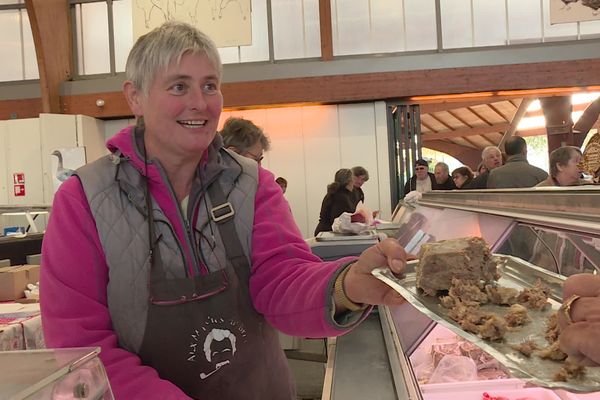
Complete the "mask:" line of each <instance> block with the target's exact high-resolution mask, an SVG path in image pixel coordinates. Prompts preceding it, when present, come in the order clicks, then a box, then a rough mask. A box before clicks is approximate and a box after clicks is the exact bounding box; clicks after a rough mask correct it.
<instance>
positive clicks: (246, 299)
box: [40, 22, 406, 400]
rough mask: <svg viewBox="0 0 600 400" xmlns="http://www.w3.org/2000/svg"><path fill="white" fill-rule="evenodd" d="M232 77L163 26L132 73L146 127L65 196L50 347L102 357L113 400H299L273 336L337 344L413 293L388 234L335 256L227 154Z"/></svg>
mask: <svg viewBox="0 0 600 400" xmlns="http://www.w3.org/2000/svg"><path fill="white" fill-rule="evenodd" d="M221 81H222V67H221V61H220V58H219V53H218V51H217V48H216V47H215V45H214V43H213V42H212V41H211V40H210V39H209V38H208V37H207V36H206V35H204V34H203V33H201V32H200V31H198V30H197V29H196V28H194V27H192V26H190V25H188V24H185V23H181V22H167V23H165V24H163V25H162V26H161V27H159V28H156V29H154V30H153V31H151V32H149V33H148V34H146V35H144V36H142V37H140V38H139V39H138V40H137V41H136V43H135V44H134V46H133V48H132V49H131V52H130V54H129V57H128V60H127V64H126V81H125V82H124V84H123V92H124V95H125V98H126V100H127V102H128V104H129V106H130V107H131V110H132V112H133V114H134V115H135V116H136V120H137V125H136V126H132V127H128V128H125V129H123V130H122V131H121V132H119V133H117V134H116V135H115V136H114V137H112V138H111V139H110V140H109V141H108V143H107V147H108V149H109V151H110V153H111V154H110V155H108V156H105V157H102V158H100V159H98V160H96V161H95V162H92V163H90V164H88V165H85V166H84V167H82V168H79V169H78V170H77V171H76V174H75V175H73V176H71V177H70V178H69V179H67V180H66V181H65V182H64V183H63V184H62V185H61V187H60V190H59V191H58V192H57V193H56V195H55V197H54V203H53V209H52V215H51V217H50V221H49V224H48V227H47V231H46V234H45V237H44V242H43V250H42V265H43V267H42V272H41V279H40V286H41V288H42V290H41V310H42V321H43V330H44V338H45V343H46V345H47V346H48V347H49V348H56V347H94V346H99V347H100V348H101V350H102V351H101V353H100V358H101V360H102V361H103V363H104V365H105V367H106V370H107V373H108V377H109V381H110V385H111V388H112V390H113V391H114V394H115V396H116V398H117V399H161V400H163V399H169V400H173V399H177V400H178V399H286V400H289V399H295V393H294V392H295V389H294V384H293V382H292V378H291V376H290V373H289V369H288V365H287V361H286V358H285V355H284V353H283V351H282V349H281V346H280V344H279V339H278V333H277V331H276V329H279V330H281V331H282V332H284V333H286V334H289V335H293V336H302V337H330V336H338V335H341V334H344V333H346V332H348V331H349V330H351V329H352V328H354V327H355V326H356V325H357V324H358V323H359V322H360V321H361V320H362V319H364V318H365V317H366V316H367V314H368V313H369V312H370V309H371V307H369V305H370V304H387V305H398V304H402V302H403V299H402V297H401V296H400V295H398V294H397V293H396V292H395V291H393V290H392V289H391V288H390V287H388V286H387V285H386V284H384V283H383V282H381V281H379V280H377V279H376V278H374V277H373V276H372V275H371V270H372V269H373V268H375V267H378V266H384V265H388V266H390V268H391V269H392V271H393V272H394V273H396V274H401V273H402V272H403V270H404V267H405V265H406V253H405V252H404V249H403V248H402V247H401V246H400V244H399V243H398V242H397V241H396V240H392V239H387V240H385V241H383V242H380V243H378V244H377V245H375V246H373V247H371V248H369V249H367V250H366V251H365V252H363V253H362V254H361V255H360V256H359V257H358V258H355V257H353V258H344V259H340V260H337V261H331V262H323V261H321V260H320V259H319V258H318V257H316V256H315V255H313V254H312V253H311V251H310V248H309V247H308V245H307V244H306V242H305V241H304V240H303V238H302V235H301V233H300V230H299V229H298V227H297V226H296V224H295V222H294V219H293V217H292V215H291V212H290V209H289V206H288V203H287V202H286V200H285V198H284V197H283V193H282V191H281V189H280V188H279V186H277V184H276V183H275V179H274V176H273V175H272V174H271V173H270V172H268V171H267V170H265V169H263V168H262V167H260V165H258V164H257V163H256V162H254V161H252V160H250V159H248V158H246V157H243V156H241V155H239V154H237V153H236V152H233V151H231V150H228V149H226V148H225V147H224V146H223V139H222V137H221V136H220V135H217V126H218V122H219V117H220V115H221V111H222V107H223V96H222V94H221Z"/></svg>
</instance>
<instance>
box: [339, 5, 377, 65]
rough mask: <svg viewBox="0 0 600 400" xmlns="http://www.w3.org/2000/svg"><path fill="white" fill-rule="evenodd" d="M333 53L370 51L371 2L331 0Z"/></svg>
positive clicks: (363, 52) (362, 52)
mask: <svg viewBox="0 0 600 400" xmlns="http://www.w3.org/2000/svg"><path fill="white" fill-rule="evenodd" d="M331 17H332V20H331V24H332V31H333V35H332V36H333V54H334V55H336V56H338V55H347V54H365V53H369V45H370V43H369V32H370V30H371V26H370V21H369V2H368V1H353V0H333V1H332V2H331Z"/></svg>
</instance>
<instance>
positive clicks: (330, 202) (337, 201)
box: [315, 168, 355, 236]
mask: <svg viewBox="0 0 600 400" xmlns="http://www.w3.org/2000/svg"><path fill="white" fill-rule="evenodd" d="M352 188H353V184H352V170H350V169H346V168H342V169H340V170H338V171H337V172H336V173H335V178H334V182H333V183H331V184H329V185H328V186H327V194H326V195H325V198H324V199H323V203H321V213H320V214H319V224H318V225H317V228H316V229H315V236H317V234H318V233H319V232H328V231H331V225H332V224H333V220H334V219H336V218H337V217H339V216H340V215H341V214H342V213H344V212H349V213H353V212H354V210H355V208H354V205H353V204H354V198H353V195H352Z"/></svg>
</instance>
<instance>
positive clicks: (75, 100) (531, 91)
mask: <svg viewBox="0 0 600 400" xmlns="http://www.w3.org/2000/svg"><path fill="white" fill-rule="evenodd" d="M37 1H38V2H40V3H43V0H37ZM51 1H52V2H54V1H59V0H51ZM64 1H66V0H64ZM56 25H58V24H56ZM52 35H53V34H52ZM52 35H51V37H52ZM67 59H68V60H70V59H71V57H70V56H68V57H67V56H65V57H64V59H63V60H62V62H66V60H67ZM597 71H600V58H595V59H587V60H572V61H560V62H544V63H531V64H513V65H496V66H486V67H465V68H445V69H435V70H420V71H395V72H377V73H364V74H348V75H333V76H315V77H305V78H289V79H272V80H262V81H252V82H235V83H224V84H223V85H222V91H223V96H224V101H225V107H226V108H228V109H241V108H251V107H255V108H256V107H272V106H282V105H302V104H312V105H316V104H337V103H349V102H358V101H360V102H366V101H374V100H397V99H402V101H406V102H412V103H420V102H433V101H434V99H433V98H430V97H428V98H422V97H421V98H420V97H416V96H437V97H436V98H435V99H436V101H438V102H447V101H448V100H447V97H448V96H449V95H448V94H451V96H455V97H457V96H458V99H461V100H460V101H475V100H476V99H474V98H468V97H467V98H463V97H460V96H461V95H456V93H472V92H483V91H486V90H489V91H493V92H490V93H491V94H490V96H488V97H491V96H494V95H498V96H517V97H525V96H537V97H539V96H545V95H552V93H559V92H560V93H562V94H564V93H566V92H569V93H574V92H578V91H592V90H598V89H599V88H600V74H598V73H597ZM550 86H553V88H551V89H543V88H548V87H550ZM504 89H510V91H508V90H504ZM114 93H118V95H119V96H120V95H121V94H120V93H119V92H113V93H111V94H108V95H107V94H105V93H90V94H83V95H76V96H75V95H74V96H63V97H62V99H61V100H62V103H63V104H69V105H70V111H69V112H71V113H80V111H84V110H85V111H87V110H90V109H91V110H94V111H95V112H94V113H92V114H89V115H91V116H94V117H99V118H116V117H122V116H130V115H131V112H130V111H129V108H128V107H127V105H126V104H125V102H124V101H123V102H121V103H120V104H119V105H115V107H113V108H111V110H112V111H111V112H110V113H109V112H108V110H99V109H96V108H94V107H95V100H96V99H98V98H99V97H108V96H113V95H114ZM480 97H481V98H484V96H480ZM445 99H446V100H445ZM479 100H481V99H479ZM6 101H8V102H10V101H11V100H6ZM496 101H498V100H496ZM88 103H89V104H88ZM18 105H19V104H17V103H14V104H8V105H5V107H6V108H7V109H12V112H19V111H21V112H24V111H26V110H21V109H16V107H17V106H18ZM117 106H118V107H119V108H117ZM104 108H106V109H107V106H105V107H104ZM81 113H83V112H81ZM20 114H21V113H19V115H20Z"/></svg>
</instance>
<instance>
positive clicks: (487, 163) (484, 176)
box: [463, 146, 502, 189]
mask: <svg viewBox="0 0 600 400" xmlns="http://www.w3.org/2000/svg"><path fill="white" fill-rule="evenodd" d="M481 160H482V161H481V162H482V163H483V167H484V168H485V170H484V171H483V172H480V173H479V174H478V175H477V177H476V178H475V179H473V180H472V181H471V182H469V183H467V184H466V185H465V186H464V187H463V189H487V187H488V186H487V182H488V177H489V176H490V171H492V170H493V169H495V168H498V167H500V166H502V152H501V151H500V149H499V148H498V147H496V146H488V147H486V148H485V149H483V151H482V152H481Z"/></svg>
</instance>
